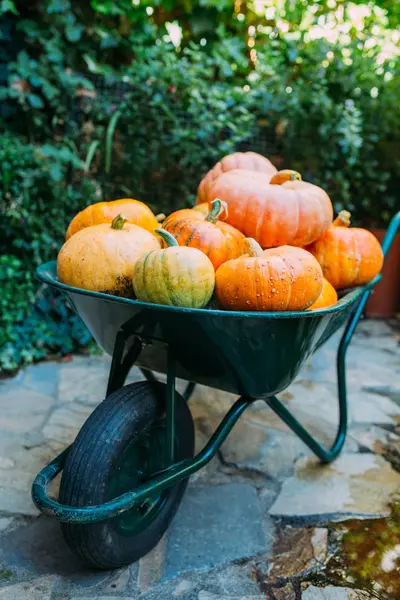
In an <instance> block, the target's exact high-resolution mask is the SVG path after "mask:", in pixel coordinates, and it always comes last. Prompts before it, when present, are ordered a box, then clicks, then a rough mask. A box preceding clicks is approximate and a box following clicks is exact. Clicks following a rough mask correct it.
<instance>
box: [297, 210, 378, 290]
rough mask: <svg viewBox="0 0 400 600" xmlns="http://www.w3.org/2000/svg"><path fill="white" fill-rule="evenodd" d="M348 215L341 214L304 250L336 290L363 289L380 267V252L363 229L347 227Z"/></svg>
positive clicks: (370, 236)
mask: <svg viewBox="0 0 400 600" xmlns="http://www.w3.org/2000/svg"><path fill="white" fill-rule="evenodd" d="M350 217H351V215H350V213H349V212H348V211H346V210H342V211H341V212H340V213H339V215H338V217H337V218H336V219H335V221H334V222H333V224H332V226H331V227H330V228H329V229H328V231H327V232H326V233H325V234H324V235H323V236H322V237H321V238H320V239H319V240H317V241H316V242H314V243H313V244H311V245H310V246H308V247H307V250H308V251H309V252H311V253H312V254H313V255H314V256H315V258H316V259H317V260H318V262H319V263H320V265H321V267H322V271H323V274H324V277H325V278H326V279H327V280H328V281H329V282H330V283H331V284H332V285H333V287H334V288H335V289H337V290H340V289H344V288H349V287H354V286H357V285H365V284H366V283H368V282H369V281H371V280H372V279H373V278H374V277H375V276H376V275H378V273H379V271H380V270H381V269H382V265H383V252H382V248H381V246H380V244H379V242H378V240H377V239H376V237H375V236H374V235H373V234H372V233H371V232H370V231H367V230H366V229H361V228H359V227H349V225H350Z"/></svg>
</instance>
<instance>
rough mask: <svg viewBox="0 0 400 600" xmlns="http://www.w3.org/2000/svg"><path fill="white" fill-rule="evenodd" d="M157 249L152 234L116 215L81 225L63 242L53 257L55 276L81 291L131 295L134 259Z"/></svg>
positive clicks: (156, 241)
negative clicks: (54, 259) (85, 225)
mask: <svg viewBox="0 0 400 600" xmlns="http://www.w3.org/2000/svg"><path fill="white" fill-rule="evenodd" d="M159 248H160V242H159V240H158V239H157V238H156V236H155V235H154V234H152V233H150V231H147V230H146V229H143V228H142V227H138V225H133V224H132V223H127V222H126V219H125V218H124V217H123V216H122V215H118V216H117V217H116V218H115V219H114V220H113V222H112V223H111V224H106V223H104V224H102V225H93V226H92V227H85V228H84V229H82V230H81V231H78V232H77V233H75V235H73V236H71V237H70V238H69V239H68V240H67V241H66V242H65V244H64V245H63V247H62V248H61V250H60V252H59V254H58V258H57V275H58V279H59V280H60V281H61V282H62V283H66V284H67V285H71V286H73V287H78V288H82V289H85V290H92V291H95V292H103V293H105V294H113V295H114V296H124V297H127V298H129V297H133V287H132V274H133V268H134V266H135V263H136V261H137V260H138V258H139V257H140V256H142V254H143V253H146V252H148V251H149V250H157V249H159Z"/></svg>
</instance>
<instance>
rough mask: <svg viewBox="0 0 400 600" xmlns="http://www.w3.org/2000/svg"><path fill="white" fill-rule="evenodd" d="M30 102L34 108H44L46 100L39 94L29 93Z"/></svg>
mask: <svg viewBox="0 0 400 600" xmlns="http://www.w3.org/2000/svg"><path fill="white" fill-rule="evenodd" d="M28 102H29V104H30V105H31V106H32V108H43V107H44V102H43V100H42V98H41V97H40V96H38V95H37V94H28Z"/></svg>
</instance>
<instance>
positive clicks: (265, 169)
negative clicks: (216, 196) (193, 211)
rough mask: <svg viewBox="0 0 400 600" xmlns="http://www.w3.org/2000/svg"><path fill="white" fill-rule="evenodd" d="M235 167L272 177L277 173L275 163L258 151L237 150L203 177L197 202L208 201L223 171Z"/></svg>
mask: <svg viewBox="0 0 400 600" xmlns="http://www.w3.org/2000/svg"><path fill="white" fill-rule="evenodd" d="M233 169H248V170H249V171H260V172H262V173H265V175H267V176H268V177H271V176H272V175H273V174H274V173H276V168H275V167H274V165H273V164H272V163H271V162H270V161H269V160H268V158H265V157H264V156H261V154H257V153H256V152H235V153H234V154H228V155H227V156H224V158H223V159H221V160H220V161H219V162H217V164H216V165H214V167H213V168H212V169H211V170H210V171H208V173H207V175H206V176H205V177H203V179H202V180H201V182H200V185H199V188H198V190H197V203H198V204H200V203H202V202H208V201H209V197H210V191H211V189H212V187H213V186H214V184H215V182H216V181H217V179H218V177H220V175H222V173H227V172H228V171H232V170H233Z"/></svg>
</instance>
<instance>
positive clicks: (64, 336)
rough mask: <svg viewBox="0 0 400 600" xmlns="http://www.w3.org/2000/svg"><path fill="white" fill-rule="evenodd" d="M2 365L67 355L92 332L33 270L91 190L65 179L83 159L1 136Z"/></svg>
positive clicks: (52, 253)
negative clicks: (43, 287)
mask: <svg viewBox="0 0 400 600" xmlns="http://www.w3.org/2000/svg"><path fill="white" fill-rule="evenodd" d="M0 164H1V165H2V169H1V178H0V285H1V297H0V368H1V369H4V370H12V369H15V368H16V367H18V366H19V365H21V364H24V363H26V362H31V361H32V360H37V359H39V358H43V357H44V356H46V354H47V353H48V352H49V351H51V352H62V353H65V352H70V351H72V350H73V349H74V348H78V347H81V346H83V345H86V344H87V343H88V342H89V340H90V335H89V333H88V332H87V330H86V329H85V328H84V327H83V325H82V323H81V321H80V320H79V319H78V317H77V316H75V315H74V314H73V313H72V312H71V311H70V310H69V309H68V308H67V307H66V306H65V304H64V301H63V299H62V298H61V297H60V296H59V295H58V294H54V293H53V292H52V291H51V290H48V289H46V290H41V289H40V288H39V286H38V283H37V281H36V278H35V268H36V267H37V266H38V265H39V264H40V263H42V262H44V261H46V260H50V259H52V258H54V257H55V256H56V254H57V252H58V249H59V247H60V244H61V243H62V241H63V238H64V234H65V223H66V222H68V220H69V219H70V218H71V217H72V216H73V215H74V214H75V213H76V212H77V211H78V210H79V209H81V208H82V206H83V205H84V204H85V203H88V202H89V201H90V197H91V196H92V195H93V194H94V189H95V188H94V186H93V183H92V182H91V181H90V180H88V179H87V178H85V177H82V179H81V181H80V183H79V185H78V186H77V187H76V188H75V189H74V188H73V187H72V186H71V185H68V184H66V183H65V181H66V178H67V171H68V169H69V168H71V166H74V167H75V168H78V167H79V166H81V161H80V160H78V158H77V157H76V155H75V154H74V153H73V152H72V151H71V150H70V149H69V148H68V147H65V146H61V145H60V146H59V147H57V146H55V145H43V146H33V145H31V144H27V143H25V142H24V141H23V140H21V139H20V138H18V137H12V136H9V135H3V136H0Z"/></svg>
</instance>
